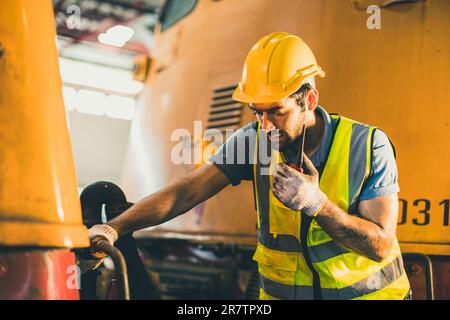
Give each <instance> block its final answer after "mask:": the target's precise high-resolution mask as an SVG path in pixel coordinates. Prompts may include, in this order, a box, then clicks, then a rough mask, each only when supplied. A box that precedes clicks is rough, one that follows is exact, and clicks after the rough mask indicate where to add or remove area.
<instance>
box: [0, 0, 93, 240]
mask: <svg viewBox="0 0 450 320" xmlns="http://www.w3.org/2000/svg"><path fill="white" fill-rule="evenodd" d="M0 43H1V46H2V47H3V50H4V52H3V54H2V55H1V57H0V86H1V87H0V246H41V247H65V248H73V247H84V246H87V245H88V244H89V240H88V235H87V230H86V228H85V227H84V226H83V225H82V221H81V209H80V204H79V200H78V193H77V182H76V177H75V170H74V165H73V159H72V151H71V147H70V140H69V133H68V129H67V124H66V118H65V117H66V115H65V108H64V105H63V99H62V93H61V88H62V82H61V79H60V75H59V69H58V56H57V50H56V34H55V23H54V16H53V8H52V1H50V0H39V1H36V0H14V1H0Z"/></svg>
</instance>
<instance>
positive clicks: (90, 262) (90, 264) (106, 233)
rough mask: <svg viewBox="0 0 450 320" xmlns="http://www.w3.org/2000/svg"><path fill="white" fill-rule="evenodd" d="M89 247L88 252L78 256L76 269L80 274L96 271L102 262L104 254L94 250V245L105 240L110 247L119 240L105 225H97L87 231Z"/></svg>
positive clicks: (114, 232)
mask: <svg viewBox="0 0 450 320" xmlns="http://www.w3.org/2000/svg"><path fill="white" fill-rule="evenodd" d="M88 233H89V239H90V241H91V247H90V248H89V249H88V252H83V253H82V254H80V255H79V256H78V267H79V268H80V271H81V273H84V272H86V271H89V270H95V269H97V268H98V267H99V266H100V265H101V264H102V263H103V261H104V258H105V257H106V254H105V253H103V252H101V251H98V250H97V249H96V243H97V242H98V241H100V240H106V241H108V242H109V243H110V244H111V245H114V243H115V242H116V241H117V239H118V238H119V235H118V233H117V231H116V230H115V229H114V228H113V227H111V226H109V225H107V224H97V225H94V226H93V227H92V228H90V229H89V230H88Z"/></svg>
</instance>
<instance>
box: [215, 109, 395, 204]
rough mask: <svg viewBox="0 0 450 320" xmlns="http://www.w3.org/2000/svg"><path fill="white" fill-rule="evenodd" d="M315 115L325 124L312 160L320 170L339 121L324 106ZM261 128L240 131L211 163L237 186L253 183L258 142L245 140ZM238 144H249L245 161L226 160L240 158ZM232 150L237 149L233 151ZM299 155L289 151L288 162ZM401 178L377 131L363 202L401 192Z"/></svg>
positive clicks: (253, 124) (253, 125)
mask: <svg viewBox="0 0 450 320" xmlns="http://www.w3.org/2000/svg"><path fill="white" fill-rule="evenodd" d="M315 112H316V113H317V114H318V115H319V116H321V117H322V118H323V119H324V123H325V132H324V136H323V139H322V142H321V144H320V146H319V148H318V149H317V150H316V151H315V152H314V154H313V155H312V156H311V157H310V158H311V161H312V163H313V164H314V166H315V167H316V168H318V169H319V171H320V169H321V168H322V167H323V166H324V165H325V162H326V160H327V156H328V152H329V149H330V144H331V143H332V139H333V132H334V131H335V130H336V126H337V120H335V119H333V118H331V117H330V115H329V114H328V113H327V112H326V111H325V110H324V109H323V108H322V107H320V106H318V107H317V108H316V110H315ZM257 125H258V124H257V122H250V123H248V124H247V125H246V126H244V127H242V128H240V129H239V130H237V131H236V132H235V133H234V134H233V135H232V136H231V137H230V138H229V139H228V140H227V142H225V144H223V145H222V147H221V148H220V149H219V150H218V151H217V152H216V153H215V154H214V155H213V156H212V157H211V158H210V159H209V162H210V163H213V164H215V165H216V166H217V167H218V168H219V169H221V170H222V171H223V173H224V174H225V175H226V176H227V177H228V178H229V179H230V181H231V183H232V185H234V186H235V185H238V184H240V183H241V181H242V180H253V166H252V164H251V161H250V159H252V157H253V154H254V150H255V143H254V141H255V139H247V140H244V139H245V138H243V137H248V136H249V135H256V130H257ZM237 141H246V146H245V161H237V159H236V160H235V161H226V160H227V159H226V158H227V154H232V155H233V156H234V157H237V152H236V146H237V145H238V143H237ZM252 142H253V143H252ZM231 148H233V149H234V150H231ZM295 156H296V155H295V154H293V152H292V151H291V152H289V151H287V152H285V158H286V160H287V161H295ZM228 160H229V159H228ZM397 179H398V172H397V165H396V162H395V155H394V151H393V148H392V146H391V143H390V141H389V138H388V137H387V135H386V134H385V133H384V132H383V131H381V130H379V129H376V130H375V132H374V137H373V152H372V171H371V173H370V176H369V179H368V181H367V183H366V185H365V187H364V188H363V190H361V194H360V197H359V200H360V201H361V200H368V199H373V198H377V197H381V196H386V195H390V194H393V193H397V192H399V191H400V188H399V186H398V182H397Z"/></svg>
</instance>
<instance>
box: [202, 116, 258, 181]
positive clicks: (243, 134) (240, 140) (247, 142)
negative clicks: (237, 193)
mask: <svg viewBox="0 0 450 320" xmlns="http://www.w3.org/2000/svg"><path fill="white" fill-rule="evenodd" d="M256 133H257V123H256V122H251V123H249V124H247V125H246V126H244V127H242V128H240V129H239V130H237V131H236V132H235V133H234V134H233V135H232V136H231V137H230V138H228V140H227V141H226V142H225V143H224V144H223V145H222V146H221V147H220V148H219V149H218V150H217V152H216V153H215V154H214V155H213V156H212V157H210V158H209V159H208V162H209V163H212V164H214V165H216V166H217V167H218V168H219V169H220V170H221V171H222V172H223V173H224V174H225V175H226V176H227V177H228V179H230V181H231V184H232V185H233V186H236V185H238V184H240V183H241V181H242V180H252V179H253V166H252V161H251V160H252V158H253V153H254V148H255V140H256Z"/></svg>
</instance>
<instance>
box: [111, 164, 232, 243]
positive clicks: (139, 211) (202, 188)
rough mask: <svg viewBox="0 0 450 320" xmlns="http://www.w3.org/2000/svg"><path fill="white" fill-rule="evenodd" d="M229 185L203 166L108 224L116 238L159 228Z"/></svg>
mask: <svg viewBox="0 0 450 320" xmlns="http://www.w3.org/2000/svg"><path fill="white" fill-rule="evenodd" d="M229 184H230V180H229V179H228V178H227V176H226V175H225V174H224V173H223V172H222V171H221V170H220V169H219V168H218V167H217V166H215V165H213V164H210V163H205V164H204V165H202V166H201V167H200V168H198V169H196V170H194V171H192V172H190V173H189V174H188V175H186V176H184V177H181V178H178V179H176V180H175V181H174V182H172V183H171V184H169V185H168V186H167V187H165V188H164V189H162V190H160V191H158V192H156V193H154V194H152V195H150V196H148V197H146V198H144V199H142V200H141V201H139V202H137V203H136V204H134V205H133V206H132V207H131V208H129V209H128V210H126V211H125V212H124V213H122V214H121V215H120V216H118V217H117V218H115V219H113V220H111V221H109V222H108V225H109V226H111V227H113V228H114V229H115V230H116V231H117V233H118V235H119V236H120V235H123V234H126V233H130V232H133V231H136V230H140V229H143V228H146V227H151V226H155V225H159V224H161V223H164V222H166V221H169V220H171V219H173V218H175V217H177V216H179V215H181V214H183V213H186V212H187V211H189V210H190V209H192V208H193V207H195V206H196V205H197V204H199V203H201V202H203V201H205V200H207V199H208V198H210V197H212V196H214V195H215V194H216V193H218V192H219V191H220V190H222V189H223V188H225V187H226V186H227V185H229Z"/></svg>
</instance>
